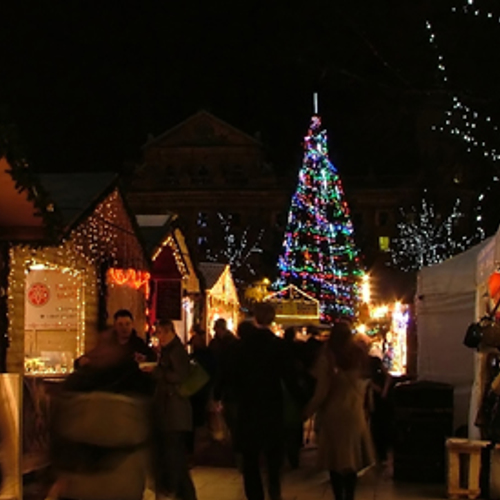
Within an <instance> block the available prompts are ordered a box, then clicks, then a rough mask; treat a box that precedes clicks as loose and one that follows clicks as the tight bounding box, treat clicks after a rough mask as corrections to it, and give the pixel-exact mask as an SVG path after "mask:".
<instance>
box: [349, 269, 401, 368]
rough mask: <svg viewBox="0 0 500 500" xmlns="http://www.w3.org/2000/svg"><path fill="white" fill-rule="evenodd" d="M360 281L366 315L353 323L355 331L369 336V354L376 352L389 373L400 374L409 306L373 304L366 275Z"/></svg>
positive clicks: (395, 303)
mask: <svg viewBox="0 0 500 500" xmlns="http://www.w3.org/2000/svg"><path fill="white" fill-rule="evenodd" d="M362 283H363V285H362V290H363V291H364V293H363V302H364V303H365V304H366V305H367V306H368V317H366V318H363V322H362V323H360V324H358V325H356V332H358V333H361V334H364V335H366V336H367V337H368V338H370V340H371V352H372V354H374V355H379V356H380V357H381V358H382V361H383V362H384V364H385V365H386V367H387V369H388V370H389V371H390V372H391V373H392V374H393V375H402V374H404V373H406V364H407V332H408V324H409V306H407V305H405V304H402V303H401V302H399V301H396V302H393V303H387V304H373V303H372V302H371V299H370V279H369V276H368V274H365V275H363V279H362ZM365 298H366V299H368V300H365Z"/></svg>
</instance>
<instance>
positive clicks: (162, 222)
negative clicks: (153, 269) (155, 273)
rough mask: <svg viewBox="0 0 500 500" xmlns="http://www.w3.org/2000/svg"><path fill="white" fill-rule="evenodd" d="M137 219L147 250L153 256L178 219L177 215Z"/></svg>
mask: <svg viewBox="0 0 500 500" xmlns="http://www.w3.org/2000/svg"><path fill="white" fill-rule="evenodd" d="M136 219H137V223H138V224H139V230H140V232H141V235H142V239H143V241H144V244H145V245H146V249H147V251H148V252H149V255H152V254H153V253H154V252H155V250H156V249H157V248H158V247H159V246H160V245H161V244H162V243H163V241H164V239H165V237H166V236H167V235H168V234H170V233H171V232H172V229H173V227H172V223H173V222H174V221H175V220H176V219H177V214H174V213H167V214H162V215H136Z"/></svg>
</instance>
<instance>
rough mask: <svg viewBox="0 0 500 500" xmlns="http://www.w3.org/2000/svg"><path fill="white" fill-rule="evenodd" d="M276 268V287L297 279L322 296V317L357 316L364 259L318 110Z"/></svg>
mask: <svg viewBox="0 0 500 500" xmlns="http://www.w3.org/2000/svg"><path fill="white" fill-rule="evenodd" d="M278 269H279V273H280V275H279V278H278V280H277V282H276V283H275V286H276V287H285V286H288V285H290V284H294V285H296V286H297V287H298V288H300V289H301V290H303V291H305V292H306V293H308V294H310V295H311V296H312V297H314V298H316V299H317V300H319V303H320V314H321V319H322V320H323V321H325V322H331V321H332V320H333V319H334V318H335V317H340V316H347V317H353V316H354V315H355V309H356V305H357V300H358V295H359V293H358V292H359V290H358V281H359V278H360V276H361V269H360V261H359V256H358V251H357V249H356V246H355V243H354V236H353V225H352V222H351V219H350V215H349V208H348V206H347V203H346V201H345V197H344V192H343V188H342V183H341V180H340V177H339V175H338V171H337V169H336V168H335V166H334V165H333V164H332V163H331V161H330V160H329V158H328V143H327V132H326V130H322V128H321V118H320V117H319V115H318V114H317V112H316V113H315V114H314V115H313V116H312V118H311V124H310V127H309V130H308V133H307V135H306V137H305V138H304V157H303V163H302V168H301V170H300V172H299V176H298V185H297V190H296V192H295V194H294V195H293V197H292V201H291V205H290V211H289V214H288V221H287V227H286V230H285V235H284V241H283V251H282V254H281V255H280V257H279V260H278Z"/></svg>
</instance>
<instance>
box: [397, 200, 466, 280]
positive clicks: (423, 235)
mask: <svg viewBox="0 0 500 500" xmlns="http://www.w3.org/2000/svg"><path fill="white" fill-rule="evenodd" d="M401 212H402V216H403V219H404V220H405V222H401V223H399V224H398V230H399V235H400V236H399V238H397V239H396V240H395V241H394V248H393V251H392V252H391V259H392V262H393V264H394V265H395V266H396V267H398V268H399V269H402V270H403V271H416V270H419V269H421V268H422V267H424V266H430V265H433V264H438V263H439V262H442V261H443V260H446V259H448V258H449V257H452V256H453V255H455V254H457V253H459V252H462V251H464V250H466V249H467V248H468V247H469V246H470V244H471V241H470V239H469V238H465V237H464V238H456V237H455V234H454V232H455V227H456V222H457V221H458V219H460V218H462V217H464V214H463V213H462V212H461V211H460V200H456V201H455V205H454V206H453V209H452V211H451V213H450V214H449V215H448V216H447V217H446V218H444V219H443V220H442V219H441V218H440V215H438V214H437V212H436V210H435V208H434V204H433V203H431V202H429V201H428V200H427V199H426V198H425V195H424V197H423V198H422V200H421V205H420V207H418V208H417V207H414V206H413V207H411V209H410V210H409V211H408V212H406V211H405V210H403V209H401Z"/></svg>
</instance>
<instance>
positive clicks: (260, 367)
mask: <svg viewBox="0 0 500 500" xmlns="http://www.w3.org/2000/svg"><path fill="white" fill-rule="evenodd" d="M273 320H274V308H273V307H272V305H271V304H269V303H262V304H257V305H256V307H255V320H254V321H255V323H254V325H253V328H252V329H251V331H246V332H245V335H244V336H242V338H241V340H240V342H239V343H238V346H237V348H236V349H235V352H234V355H233V358H232V373H233V380H234V386H235V394H236V402H237V409H238V412H237V435H236V438H237V441H238V448H239V450H240V451H241V453H242V458H243V481H244V489H245V494H246V497H247V499H248V500H264V489H263V485H262V478H261V474H260V467H259V464H260V455H261V454H264V455H265V457H266V459H267V470H268V478H267V479H268V484H267V490H268V493H269V497H270V499H271V500H279V499H281V478H280V469H281V466H282V462H283V455H284V418H283V416H284V408H283V390H282V383H286V384H287V386H290V387H291V389H290V392H291V393H292V394H296V392H295V391H294V381H293V367H292V366H290V365H289V363H288V362H287V357H286V351H285V349H284V345H283V341H282V340H281V339H280V338H278V337H276V336H275V335H274V333H273V332H272V331H271V330H270V329H269V325H270V324H271V323H272V321H273Z"/></svg>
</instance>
